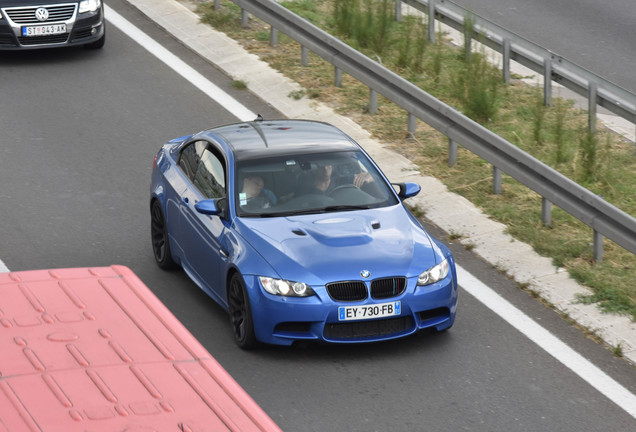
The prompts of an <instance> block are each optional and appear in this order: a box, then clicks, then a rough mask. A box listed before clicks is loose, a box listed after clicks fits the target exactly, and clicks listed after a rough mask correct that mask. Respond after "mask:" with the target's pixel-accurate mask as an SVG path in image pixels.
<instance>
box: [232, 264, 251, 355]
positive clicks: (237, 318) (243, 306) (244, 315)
mask: <svg viewBox="0 0 636 432" xmlns="http://www.w3.org/2000/svg"><path fill="white" fill-rule="evenodd" d="M228 303H229V313H230V322H231V323H232V331H233V333H234V342H236V344H237V345H238V346H239V347H240V348H242V349H244V350H248V349H252V348H255V347H256V346H257V345H258V341H257V340H256V335H255V334H254V321H253V320H252V308H251V307H250V301H249V297H248V296H247V289H246V288H245V282H244V281H243V278H242V277H241V275H240V274H238V273H235V274H234V275H232V279H231V280H230V288H229V290H228Z"/></svg>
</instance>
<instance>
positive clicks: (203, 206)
mask: <svg viewBox="0 0 636 432" xmlns="http://www.w3.org/2000/svg"><path fill="white" fill-rule="evenodd" d="M194 208H195V209H196V211H198V212H199V213H201V214H205V215H210V216H215V215H218V214H220V213H221V209H219V207H218V206H217V205H216V200H213V199H206V200H203V201H199V202H198V203H196V204H195V205H194Z"/></svg>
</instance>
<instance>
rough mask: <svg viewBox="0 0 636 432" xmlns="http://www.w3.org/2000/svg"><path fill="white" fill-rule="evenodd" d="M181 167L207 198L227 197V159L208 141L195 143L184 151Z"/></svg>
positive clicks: (180, 162)
mask: <svg viewBox="0 0 636 432" xmlns="http://www.w3.org/2000/svg"><path fill="white" fill-rule="evenodd" d="M179 167H180V168H181V170H182V171H183V172H184V173H185V175H186V176H187V177H188V178H189V179H190V181H191V182H192V184H193V185H194V186H195V187H196V188H197V189H198V190H199V191H200V192H201V193H202V194H203V195H204V196H205V197H206V198H223V197H225V196H226V190H225V187H226V183H225V179H226V171H225V159H224V158H223V156H222V155H221V153H220V152H219V151H218V150H217V149H215V148H214V147H212V145H211V144H210V143H208V142H206V141H195V142H193V143H191V144H188V146H187V147H186V148H185V149H183V151H182V152H181V156H180V158H179Z"/></svg>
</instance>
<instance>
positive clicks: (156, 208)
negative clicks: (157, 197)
mask: <svg viewBox="0 0 636 432" xmlns="http://www.w3.org/2000/svg"><path fill="white" fill-rule="evenodd" d="M150 237H151V240H152V252H153V254H154V256H155V262H156V263H157V265H158V266H159V268H161V269H163V270H172V269H174V268H176V267H177V264H176V263H175V262H174V260H173V259H172V252H171V251H170V239H169V237H168V229H167V228H166V220H165V218H164V216H163V210H162V209H161V204H160V203H159V201H154V202H153V203H152V206H151V207H150Z"/></svg>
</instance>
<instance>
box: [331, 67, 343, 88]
mask: <svg viewBox="0 0 636 432" xmlns="http://www.w3.org/2000/svg"><path fill="white" fill-rule="evenodd" d="M333 71H334V79H333V85H335V86H336V87H342V69H340V68H339V67H338V66H334V68H333Z"/></svg>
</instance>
